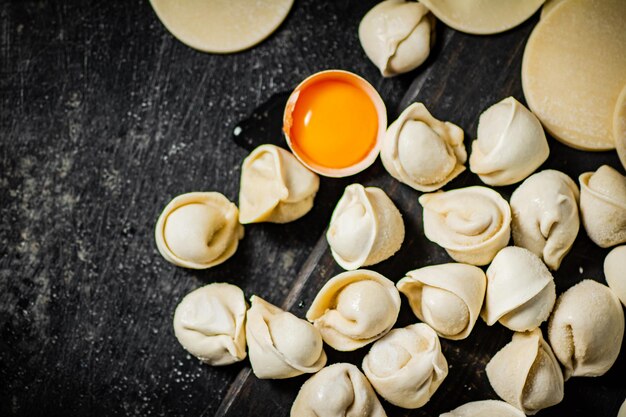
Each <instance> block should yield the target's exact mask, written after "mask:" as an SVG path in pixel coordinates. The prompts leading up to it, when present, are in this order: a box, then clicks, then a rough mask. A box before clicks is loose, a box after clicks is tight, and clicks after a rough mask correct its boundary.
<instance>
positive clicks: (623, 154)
mask: <svg viewBox="0 0 626 417" xmlns="http://www.w3.org/2000/svg"><path fill="white" fill-rule="evenodd" d="M613 139H614V140H615V149H617V155H619V160H620V161H622V165H623V166H624V169H626V84H624V88H622V92H621V94H620V95H619V97H618V99H617V104H616V105H615V111H614V112H613ZM625 411H626V409H625Z"/></svg>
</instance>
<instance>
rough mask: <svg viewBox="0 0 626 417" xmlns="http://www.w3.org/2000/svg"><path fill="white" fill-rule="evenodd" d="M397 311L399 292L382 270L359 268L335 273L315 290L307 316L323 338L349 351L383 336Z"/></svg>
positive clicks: (338, 347) (390, 326)
mask: <svg viewBox="0 0 626 417" xmlns="http://www.w3.org/2000/svg"><path fill="white" fill-rule="evenodd" d="M399 313H400V293H398V290H397V289H396V287H395V286H394V285H393V282H391V281H390V280H388V279H387V278H385V277H384V276H382V275H381V274H379V273H377V272H374V271H368V270H366V269H361V270H357V271H348V272H344V273H341V274H339V275H336V276H334V277H333V278H331V279H330V280H328V282H327V283H326V285H324V286H323V287H322V289H321V290H320V291H319V293H317V296H316V297H315V300H313V303H312V304H311V308H309V311H308V312H307V313H306V318H307V320H309V321H310V322H312V323H313V325H314V326H315V327H317V328H318V329H319V331H320V333H321V334H322V338H323V339H324V342H326V343H327V344H328V345H329V346H331V347H332V348H334V349H336V350H339V351H352V350H356V349H358V348H360V347H363V346H365V345H367V344H368V343H371V342H373V341H375V340H377V339H380V338H381V337H383V336H384V335H385V334H387V332H389V330H391V328H392V327H393V325H394V324H395V322H396V320H397V319H398V314H399Z"/></svg>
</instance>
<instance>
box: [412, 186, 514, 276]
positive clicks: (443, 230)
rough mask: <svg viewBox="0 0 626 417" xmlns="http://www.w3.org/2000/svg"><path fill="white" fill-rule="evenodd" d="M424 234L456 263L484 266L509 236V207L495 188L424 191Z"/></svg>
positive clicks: (506, 242) (506, 241)
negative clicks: (425, 192)
mask: <svg viewBox="0 0 626 417" xmlns="http://www.w3.org/2000/svg"><path fill="white" fill-rule="evenodd" d="M419 202H420V204H421V205H422V207H424V234H425V235H426V237H427V238H428V240H430V241H431V242H435V243H436V244H438V245H439V246H441V247H443V248H444V249H445V250H446V252H448V255H450V256H451V257H452V259H454V260H455V261H457V262H463V263H468V264H471V265H479V266H480V265H487V264H488V263H489V262H491V260H492V259H493V257H494V256H496V253H497V252H498V251H499V250H500V249H502V248H503V247H505V246H506V245H507V244H508V243H509V239H510V237H511V208H510V207H509V203H507V202H506V200H505V199H504V198H502V197H501V196H500V194H498V193H497V192H496V191H494V190H491V189H489V188H486V187H479V186H474V187H466V188H459V189H456V190H451V191H447V192H443V191H439V192H436V193H431V194H424V195H423V196H421V197H420V198H419Z"/></svg>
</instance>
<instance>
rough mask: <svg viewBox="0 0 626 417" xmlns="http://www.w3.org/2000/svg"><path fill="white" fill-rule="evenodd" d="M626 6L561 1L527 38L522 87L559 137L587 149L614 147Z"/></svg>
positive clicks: (624, 76) (625, 78)
mask: <svg viewBox="0 0 626 417" xmlns="http://www.w3.org/2000/svg"><path fill="white" fill-rule="evenodd" d="M625 21H626V2H625V1H624V0H602V1H590V0H567V1H561V2H560V3H558V5H557V6H554V7H553V8H552V10H550V11H549V12H548V13H546V14H545V15H544V16H542V19H541V20H540V21H539V23H538V24H537V26H535V28H534V29H533V32H532V34H531V35H530V37H529V38H528V42H527V43H526V48H525V50H524V58H523V61H522V87H523V89H524V96H525V97H526V102H527V103H528V107H529V108H530V109H531V110H532V112H533V113H534V114H535V115H536V116H537V117H538V118H539V120H541V123H542V124H543V126H544V128H545V129H546V130H547V131H548V132H550V134H551V135H552V136H554V138H556V139H558V140H560V141H561V142H563V143H565V144H566V145H568V146H572V147H574V148H577V149H582V150H592V151H602V150H609V149H613V148H614V147H615V140H614V138H613V135H612V123H611V122H612V117H613V111H614V108H615V103H616V100H617V97H618V95H619V94H620V91H621V89H622V88H623V87H624V84H626V71H624V68H626V53H624V51H625V50H626V30H624V22H625Z"/></svg>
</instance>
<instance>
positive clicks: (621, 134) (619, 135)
mask: <svg viewBox="0 0 626 417" xmlns="http://www.w3.org/2000/svg"><path fill="white" fill-rule="evenodd" d="M613 138H614V139H615V149H616V150H617V155H618V156H619V160H620V161H622V166H623V167H624V169H626V84H624V88H622V92H621V93H620V95H619V97H618V99H617V104H616V105H615V110H614V111H613Z"/></svg>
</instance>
